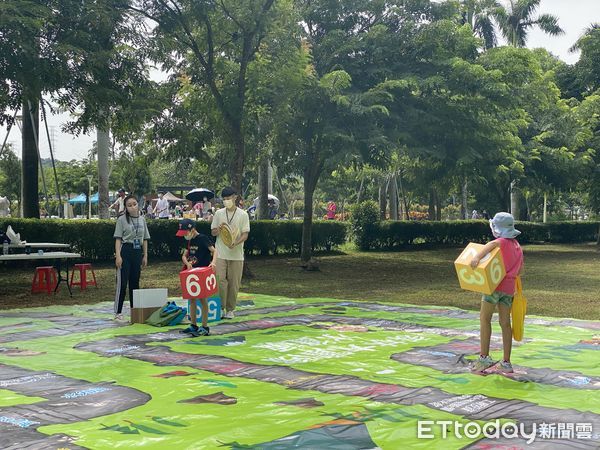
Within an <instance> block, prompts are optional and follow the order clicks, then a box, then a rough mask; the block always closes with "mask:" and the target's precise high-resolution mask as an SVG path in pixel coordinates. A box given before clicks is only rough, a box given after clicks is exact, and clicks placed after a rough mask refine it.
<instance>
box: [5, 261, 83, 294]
mask: <svg viewBox="0 0 600 450" xmlns="http://www.w3.org/2000/svg"><path fill="white" fill-rule="evenodd" d="M76 258H81V254H79V253H70V252H44V253H43V254H42V255H38V254H37V253H30V254H27V253H17V254H13V255H10V254H9V255H0V261H5V262H10V261H37V260H47V261H53V262H55V263H56V270H57V271H58V279H57V282H56V287H55V288H54V292H56V290H57V289H58V286H59V285H60V282H61V281H63V280H64V281H65V283H66V284H67V289H68V290H69V295H70V296H71V297H73V292H72V291H71V286H69V260H70V259H76ZM63 260H64V261H65V266H66V267H65V270H66V277H65V278H63V277H62V270H61V262H62V261H63Z"/></svg>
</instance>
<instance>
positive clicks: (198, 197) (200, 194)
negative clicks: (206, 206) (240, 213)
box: [185, 188, 215, 202]
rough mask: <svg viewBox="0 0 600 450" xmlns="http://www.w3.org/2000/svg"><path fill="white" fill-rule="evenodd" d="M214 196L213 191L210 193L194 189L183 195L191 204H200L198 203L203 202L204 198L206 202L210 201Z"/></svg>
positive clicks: (208, 190) (205, 190) (204, 189)
mask: <svg viewBox="0 0 600 450" xmlns="http://www.w3.org/2000/svg"><path fill="white" fill-rule="evenodd" d="M214 196H215V193H214V192H213V191H211V190H210V189H206V188H196V189H192V190H191V191H190V192H188V193H187V194H186V195H185V198H187V199H188V200H190V201H192V202H200V201H202V200H204V197H206V198H207V200H210V199H211V198H213V197H214Z"/></svg>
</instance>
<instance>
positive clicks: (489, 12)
mask: <svg viewBox="0 0 600 450" xmlns="http://www.w3.org/2000/svg"><path fill="white" fill-rule="evenodd" d="M460 6H461V17H462V23H463V24H465V23H468V24H469V25H471V28H472V29H473V32H474V33H475V35H476V36H478V37H480V38H481V39H483V46H484V48H485V49H489V48H492V47H496V45H497V44H498V38H497V37H496V30H495V26H494V18H495V17H496V15H497V14H498V11H499V9H500V8H501V6H500V3H499V2H497V1H496V0H462V2H461V5H460Z"/></svg>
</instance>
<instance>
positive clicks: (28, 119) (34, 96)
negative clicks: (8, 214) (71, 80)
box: [21, 90, 40, 219]
mask: <svg viewBox="0 0 600 450" xmlns="http://www.w3.org/2000/svg"><path fill="white" fill-rule="evenodd" d="M39 104H40V95H39V93H38V92H33V91H31V90H25V91H24V92H23V109H22V120H23V130H22V147H23V153H22V160H21V164H22V178H21V206H22V208H23V214H22V217H24V218H36V219H39V218H40V206H39V181H38V175H39V170H38V148H37V143H36V140H37V136H39V124H40V119H39V117H40V112H39ZM30 108H31V109H30ZM32 116H33V120H32Z"/></svg>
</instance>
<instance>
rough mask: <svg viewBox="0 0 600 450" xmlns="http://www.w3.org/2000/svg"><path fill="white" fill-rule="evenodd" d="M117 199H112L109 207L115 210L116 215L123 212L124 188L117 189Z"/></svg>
mask: <svg viewBox="0 0 600 450" xmlns="http://www.w3.org/2000/svg"><path fill="white" fill-rule="evenodd" d="M117 193H118V195H117V199H116V200H115V201H114V203H113V204H112V205H110V207H111V208H113V209H114V210H115V211H116V212H117V217H119V216H121V215H123V214H125V201H124V199H125V189H123V188H121V189H119V190H118V191H117Z"/></svg>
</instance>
